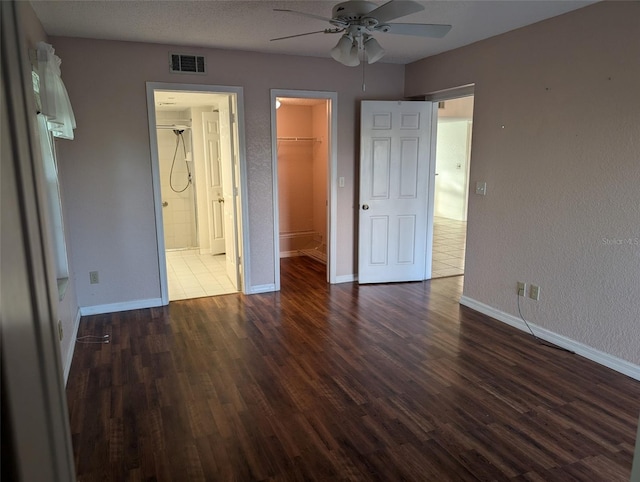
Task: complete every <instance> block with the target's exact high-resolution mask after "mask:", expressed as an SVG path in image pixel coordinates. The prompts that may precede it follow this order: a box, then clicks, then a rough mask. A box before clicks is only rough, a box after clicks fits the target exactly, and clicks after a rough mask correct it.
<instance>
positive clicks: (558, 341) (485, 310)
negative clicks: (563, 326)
mask: <svg viewBox="0 0 640 482" xmlns="http://www.w3.org/2000/svg"><path fill="white" fill-rule="evenodd" d="M460 304H461V305H464V306H467V307H469V308H471V309H472V310H476V311H479V312H480V313H482V314H485V315H487V316H490V317H491V318H495V319H496V320H498V321H501V322H503V323H506V324H507V325H511V326H513V327H515V328H518V329H519V330H522V331H526V332H527V333H528V332H529V330H528V329H527V326H526V325H525V324H524V322H523V321H522V320H521V319H520V318H518V317H516V316H513V315H510V314H508V313H505V312H504V311H500V310H497V309H496V308H493V307H492V306H489V305H485V304H484V303H480V302H479V301H476V300H474V299H472V298H469V297H467V296H462V297H461V298H460ZM527 322H528V323H529V326H530V327H531V330H532V331H533V332H534V333H535V335H536V336H537V337H538V338H540V339H542V340H545V341H548V342H549V343H553V344H554V345H558V346H560V347H562V348H567V349H568V350H571V351H573V352H575V353H576V354H578V355H580V356H583V357H585V358H588V359H589V360H592V361H594V362H596V363H599V364H600V365H604V366H605V367H608V368H611V369H612V370H615V371H617V372H620V373H622V374H624V375H627V376H628V377H631V378H633V379H635V380H639V381H640V366H638V365H635V364H633V363H631V362H628V361H626V360H623V359H621V358H618V357H616V356H613V355H610V354H608V353H605V352H603V351H600V350H596V349H595V348H592V347H590V346H588V345H584V344H582V343H580V342H577V341H575V340H572V339H571V338H567V337H566V336H563V335H559V334H558V333H554V332H553V331H550V330H547V329H546V328H542V327H540V326H537V325H535V324H534V323H531V322H530V321H528V320H527Z"/></svg>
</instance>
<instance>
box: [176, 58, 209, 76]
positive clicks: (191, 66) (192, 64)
mask: <svg viewBox="0 0 640 482" xmlns="http://www.w3.org/2000/svg"><path fill="white" fill-rule="evenodd" d="M169 69H170V71H171V72H182V73H190V74H204V73H205V66H204V56H202V55H187V54H169Z"/></svg>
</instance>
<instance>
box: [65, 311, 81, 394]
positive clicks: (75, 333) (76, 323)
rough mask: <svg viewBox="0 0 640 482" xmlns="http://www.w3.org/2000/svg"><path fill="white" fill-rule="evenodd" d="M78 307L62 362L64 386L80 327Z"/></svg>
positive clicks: (67, 378)
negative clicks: (65, 354) (69, 341)
mask: <svg viewBox="0 0 640 482" xmlns="http://www.w3.org/2000/svg"><path fill="white" fill-rule="evenodd" d="M81 317H82V315H81V314H80V308H78V309H77V310H76V319H75V320H73V333H71V344H70V345H69V351H68V352H67V359H66V360H65V362H64V386H65V387H66V386H67V380H69V370H71V361H72V360H73V352H74V351H75V349H76V339H77V338H78V328H80V318H81Z"/></svg>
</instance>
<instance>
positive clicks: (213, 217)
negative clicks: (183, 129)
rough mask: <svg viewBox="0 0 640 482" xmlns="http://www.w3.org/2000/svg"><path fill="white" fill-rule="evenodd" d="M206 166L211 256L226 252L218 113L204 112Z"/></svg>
mask: <svg viewBox="0 0 640 482" xmlns="http://www.w3.org/2000/svg"><path fill="white" fill-rule="evenodd" d="M202 123H203V126H204V144H205V150H204V151H205V164H206V166H207V168H206V170H207V175H206V177H207V206H208V210H209V221H210V222H209V246H210V247H211V254H222V253H224V252H225V230H224V204H223V201H222V200H223V197H222V184H223V179H222V159H221V148H220V120H219V115H218V113H217V112H203V113H202Z"/></svg>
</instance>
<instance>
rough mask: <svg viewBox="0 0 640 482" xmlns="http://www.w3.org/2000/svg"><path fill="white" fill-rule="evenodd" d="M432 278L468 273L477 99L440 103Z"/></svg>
mask: <svg viewBox="0 0 640 482" xmlns="http://www.w3.org/2000/svg"><path fill="white" fill-rule="evenodd" d="M437 130H438V135H437V138H436V179H435V191H434V217H433V264H432V269H431V277H432V278H442V277H445V276H456V275H462V274H464V261H465V251H466V238H467V205H468V202H469V166H470V161H471V134H472V130H473V96H472V95H471V96H466V97H460V98H457V99H449V100H444V101H441V102H439V103H438V129H437Z"/></svg>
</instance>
